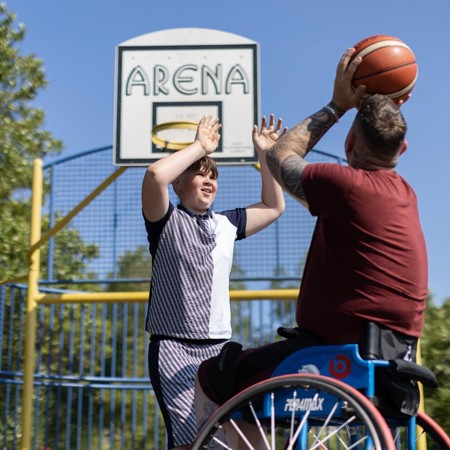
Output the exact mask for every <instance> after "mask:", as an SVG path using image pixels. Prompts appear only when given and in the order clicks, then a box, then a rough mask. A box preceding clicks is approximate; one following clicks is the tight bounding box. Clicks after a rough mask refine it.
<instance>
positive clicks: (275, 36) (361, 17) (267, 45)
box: [6, 0, 450, 303]
mask: <svg viewBox="0 0 450 450" xmlns="http://www.w3.org/2000/svg"><path fill="white" fill-rule="evenodd" d="M6 4H7V7H8V10H10V11H13V12H15V13H16V14H17V20H18V22H22V23H24V24H25V26H26V28H27V35H26V38H25V41H24V43H23V45H22V46H21V50H22V53H23V54H29V53H33V54H35V55H36V56H37V57H39V58H40V59H42V60H43V61H44V67H45V72H46V75H47V78H48V80H49V85H48V87H47V88H46V89H45V90H44V91H43V92H41V94H40V95H39V97H38V99H37V101H36V105H37V106H39V107H40V108H42V109H44V110H45V112H46V118H47V122H46V128H47V129H48V130H50V131H51V132H52V133H53V135H54V136H55V137H57V138H59V139H61V140H62V141H63V142H64V145H65V150H64V154H65V155H68V154H71V153H77V152H79V151H83V150H88V149H93V148H97V147H103V146H107V145H112V143H113V116H114V111H113V108H114V58H115V47H116V46H117V45H118V44H120V43H122V42H124V41H126V40H128V39H131V38H134V37H137V36H140V35H143V34H147V33H151V32H154V31H159V30H165V29H171V28H185V27H188V28H212V29H217V30H222V31H227V32H230V33H235V34H239V35H241V36H244V37H247V38H249V39H252V40H254V41H256V42H258V43H259V45H260V57H261V66H260V67H261V77H260V82H261V113H262V114H269V113H270V112H274V113H275V114H277V115H280V116H282V117H283V119H284V122H285V124H286V125H287V126H289V127H292V126H293V125H295V124H296V123H297V122H298V121H300V120H301V119H303V118H304V117H306V116H307V115H309V114H311V113H313V112H315V111H316V110H318V109H320V108H321V107H322V106H323V105H325V104H326V103H328V101H329V100H330V98H331V94H332V84H333V79H334V74H335V69H336V64H337V62H338V60H339V58H340V56H341V55H342V53H343V51H344V50H345V49H346V48H348V47H351V46H352V45H354V44H355V43H356V42H358V41H359V40H361V39H362V38H365V37H367V36H371V35H374V34H389V35H393V36H397V37H399V38H401V39H403V40H404V41H405V42H406V43H407V44H408V45H409V46H410V47H411V48H412V49H413V51H414V53H415V55H416V57H417V61H418V64H419V78H418V82H417V84H416V87H415V89H414V91H413V95H412V98H411V99H410V100H409V101H408V102H407V103H406V104H405V105H404V106H403V112H404V115H405V117H406V119H407V122H408V126H409V131H408V141H409V149H408V151H407V152H406V153H405V154H404V156H403V157H402V159H401V161H400V163H399V165H398V172H399V173H400V174H401V175H402V176H404V177H405V178H406V179H407V180H408V181H409V182H410V184H411V185H412V186H413V188H414V189H415V191H416V194H417V197H418V201H419V209H420V214H421V222H422V226H423V230H424V233H425V238H426V241H427V246H428V256H429V272H430V276H429V286H430V290H431V292H432V294H433V295H434V299H435V301H436V303H441V302H442V300H443V299H444V298H446V297H450V273H449V268H450V237H449V234H448V228H449V226H450V206H449V202H448V196H449V194H450V176H449V175H448V167H449V163H450V149H449V144H448V140H449V138H448V136H447V135H448V131H449V128H450V126H449V125H448V123H449V119H450V90H449V88H448V84H449V81H450V49H449V46H450V27H449V26H448V21H449V18H450V2H449V1H448V0H433V1H432V2H423V1H411V0H409V1H407V0H397V1H392V0H388V1H386V0H378V1H377V2H364V1H361V0H359V1H354V0H341V1H337V0H323V1H313V2H311V1H310V2H304V1H301V0H277V1H276V2H275V1H272V2H269V1H265V0H261V1H258V2H257V1H253V0H240V1H237V0H227V1H223V2H206V1H199V0H191V1H186V0H175V1H170V0H166V1H159V2H156V1H153V0H147V1H138V0H127V1H125V0H124V1H116V0H90V1H88V0H78V1H74V2H69V1H61V0H35V1H33V0H28V1H26V0H11V1H7V2H6ZM352 119H353V112H349V113H348V114H347V115H346V116H345V117H344V118H343V119H342V120H341V121H340V122H339V124H337V125H336V126H335V127H334V128H333V129H332V130H331V131H330V132H329V133H328V134H327V135H326V136H325V137H324V138H323V139H322V140H321V141H320V142H319V144H318V145H317V146H316V148H317V149H320V150H323V151H326V152H329V153H333V154H336V155H338V156H344V153H343V142H344V139H345V136H346V134H347V131H348V127H349V125H350V123H351V120H352ZM387 213H388V212H387Z"/></svg>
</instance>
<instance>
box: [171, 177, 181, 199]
mask: <svg viewBox="0 0 450 450" xmlns="http://www.w3.org/2000/svg"><path fill="white" fill-rule="evenodd" d="M172 187H173V190H174V191H175V194H177V195H178V192H179V191H180V189H181V181H180V177H177V178H175V180H173V181H172Z"/></svg>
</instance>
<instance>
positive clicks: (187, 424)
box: [148, 336, 227, 448]
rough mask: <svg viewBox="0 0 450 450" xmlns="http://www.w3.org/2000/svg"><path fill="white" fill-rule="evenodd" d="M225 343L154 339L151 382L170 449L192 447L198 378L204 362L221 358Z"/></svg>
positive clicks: (153, 337)
mask: <svg viewBox="0 0 450 450" xmlns="http://www.w3.org/2000/svg"><path fill="white" fill-rule="evenodd" d="M226 342H227V340H226V339H205V340H187V339H172V338H166V337H162V336H152V337H151V339H150V345H149V350H148V368H149V373H150V380H151V383H152V386H153V390H154V391H155V394H156V398H157V400H158V404H159V407H160V409H161V412H162V415H163V418H164V424H165V427H166V430H167V439H168V447H169V448H171V447H178V446H181V445H187V444H190V443H191V442H192V441H193V440H194V438H195V436H196V434H197V427H196V420H195V409H194V389H195V376H196V374H197V370H198V367H199V365H200V364H201V362H202V361H204V360H206V359H208V358H211V357H213V356H216V355H218V354H219V352H220V350H221V348H222V347H223V345H224V344H225V343H226Z"/></svg>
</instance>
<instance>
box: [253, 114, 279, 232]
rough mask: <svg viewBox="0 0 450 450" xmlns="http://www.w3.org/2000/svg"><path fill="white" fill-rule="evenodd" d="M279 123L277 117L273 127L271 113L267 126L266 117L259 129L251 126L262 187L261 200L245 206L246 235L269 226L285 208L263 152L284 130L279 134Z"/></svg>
mask: <svg viewBox="0 0 450 450" xmlns="http://www.w3.org/2000/svg"><path fill="white" fill-rule="evenodd" d="M281 124H282V120H281V119H278V121H277V125H276V127H275V122H274V116H273V114H271V115H270V122H269V126H267V123H266V118H265V117H263V119H262V122H261V129H260V130H258V127H257V126H256V125H255V126H254V128H253V133H252V138H253V143H254V145H255V148H256V151H257V153H258V158H259V161H260V166H261V181H262V188H261V201H260V202H259V203H255V204H254V205H250V206H247V208H246V210H247V226H246V229H245V234H246V236H251V235H252V234H255V233H257V232H258V231H260V230H262V229H264V228H266V227H267V226H269V225H270V224H271V223H272V222H274V221H275V220H276V219H277V218H278V217H280V215H281V214H282V213H283V211H284V209H285V202H284V196H283V191H282V189H281V186H280V185H279V184H278V183H277V181H276V180H275V179H274V178H273V176H272V175H271V173H270V171H269V168H268V166H267V163H266V157H265V152H266V151H267V150H268V149H269V148H270V147H271V146H272V145H274V144H275V142H276V141H277V139H278V137H279V136H282V135H283V134H284V133H285V132H286V129H284V130H283V131H282V132H281V134H280V130H281Z"/></svg>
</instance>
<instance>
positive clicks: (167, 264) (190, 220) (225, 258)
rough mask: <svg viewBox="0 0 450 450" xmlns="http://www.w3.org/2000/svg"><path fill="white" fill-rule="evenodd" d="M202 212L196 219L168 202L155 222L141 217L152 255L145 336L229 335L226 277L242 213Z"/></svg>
mask: <svg viewBox="0 0 450 450" xmlns="http://www.w3.org/2000/svg"><path fill="white" fill-rule="evenodd" d="M207 214H208V217H207V218H206V220H205V219H201V218H199V217H198V216H196V215H194V214H192V213H191V212H190V211H188V210H186V209H185V208H183V207H182V206H181V205H178V207H177V208H175V207H174V206H173V204H170V205H169V209H168V211H167V213H166V215H165V216H164V217H163V218H162V219H161V220H159V221H158V222H149V221H148V220H147V219H145V217H144V219H145V228H146V230H147V235H148V241H149V243H150V254H151V256H152V280H151V286H150V300H149V308H148V314H147V320H146V326H145V328H146V331H148V332H149V333H150V334H154V335H155V334H156V335H162V336H169V337H173V338H182V339H228V338H230V337H231V324H230V295H229V276H230V272H231V266H232V263H233V251H234V241H235V240H240V239H244V238H245V227H246V219H247V215H246V210H245V208H237V209H234V210H228V211H222V212H220V213H215V212H213V211H210V210H208V213H207ZM202 222H203V223H202ZM205 225H206V226H205Z"/></svg>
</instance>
